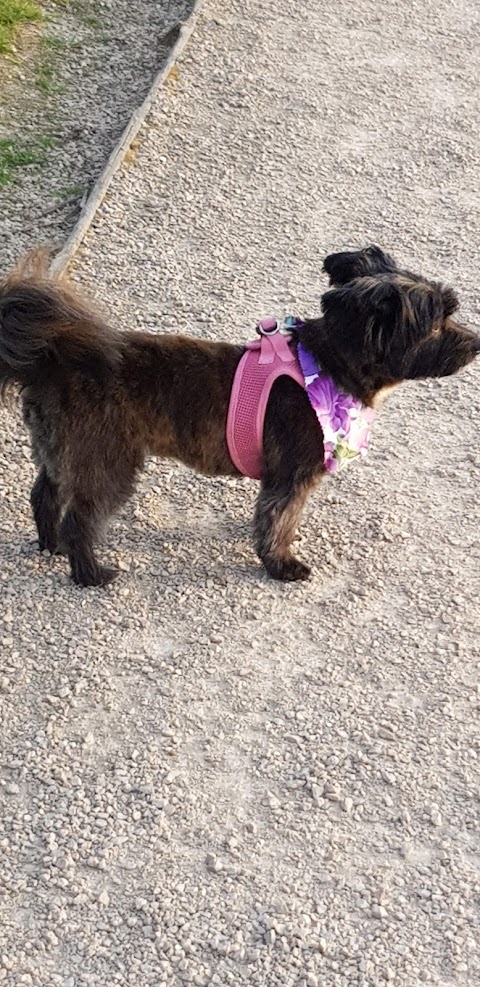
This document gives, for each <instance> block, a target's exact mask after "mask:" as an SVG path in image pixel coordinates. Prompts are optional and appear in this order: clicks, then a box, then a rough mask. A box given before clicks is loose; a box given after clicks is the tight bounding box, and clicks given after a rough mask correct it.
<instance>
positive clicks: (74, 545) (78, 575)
mask: <svg viewBox="0 0 480 987" xmlns="http://www.w3.org/2000/svg"><path fill="white" fill-rule="evenodd" d="M105 513H106V512H105ZM105 513H104V512H102V511H100V510H99V509H98V506H96V505H95V504H94V503H93V502H92V501H91V500H88V499H87V498H85V497H80V496H75V497H74V498H73V499H72V501H71V503H70V505H69V506H68V508H67V510H66V512H65V516H64V518H63V521H62V524H61V527H60V540H61V542H62V545H64V546H65V550H66V552H67V555H68V558H69V561H70V566H71V569H72V579H73V581H74V582H75V583H77V584H78V585H79V586H106V585H107V584H108V583H111V582H112V580H113V579H115V577H116V576H117V574H118V573H117V570H116V569H108V568H107V567H106V566H102V565H99V563H98V562H97V559H96V557H95V553H94V549H93V546H94V543H95V541H96V538H97V535H98V533H99V529H100V527H101V524H102V522H103V521H104V519H105Z"/></svg>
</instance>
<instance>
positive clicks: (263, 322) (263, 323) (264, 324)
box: [256, 315, 280, 336]
mask: <svg viewBox="0 0 480 987" xmlns="http://www.w3.org/2000/svg"><path fill="white" fill-rule="evenodd" d="M256 330H257V332H258V334H259V336H273V334H274V333H275V332H280V329H279V327H278V322H277V320H276V319H274V318H273V316H271V315H270V316H268V317H267V318H266V319H260V322H258V323H257V326H256Z"/></svg>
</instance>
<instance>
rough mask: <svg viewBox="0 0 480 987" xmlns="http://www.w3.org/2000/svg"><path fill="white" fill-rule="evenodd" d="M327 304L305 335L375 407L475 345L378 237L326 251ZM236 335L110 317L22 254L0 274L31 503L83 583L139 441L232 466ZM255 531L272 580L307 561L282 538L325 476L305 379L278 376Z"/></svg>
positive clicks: (4, 386) (211, 467)
mask: <svg viewBox="0 0 480 987" xmlns="http://www.w3.org/2000/svg"><path fill="white" fill-rule="evenodd" d="M324 271H325V272H326V274H327V275H328V277H329V279H330V289H329V290H328V291H326V292H325V294H324V295H323V296H322V301H321V307H322V315H321V316H320V317H318V318H313V319H307V320H306V321H305V322H304V323H302V324H300V327H299V328H298V331H297V332H296V334H295V338H294V339H293V340H292V342H291V346H292V348H293V349H294V350H295V348H297V347H298V346H299V345H300V344H302V346H303V347H304V349H305V350H306V351H308V352H309V353H310V354H311V355H312V356H313V357H314V358H315V360H316V361H317V362H318V364H319V365H320V366H321V367H322V368H323V370H324V371H326V372H327V373H328V374H329V375H330V376H331V378H332V379H333V381H334V382H335V385H336V386H337V387H338V388H340V389H341V391H342V392H344V393H346V394H348V395H352V396H353V397H354V398H355V399H356V400H357V401H361V402H362V404H363V405H364V406H365V407H366V408H373V407H374V406H375V402H376V401H377V399H378V397H379V395H381V394H382V393H383V392H385V391H386V390H388V389H389V388H391V387H394V386H396V385H397V384H399V383H401V382H402V381H404V380H416V379H420V378H428V377H445V376H448V375H450V374H454V373H456V372H457V371H458V370H460V369H461V368H462V367H465V366H466V365H467V364H468V363H470V361H472V360H473V359H474V358H475V356H476V355H477V354H478V353H479V351H480V337H479V336H478V335H477V334H476V333H475V332H473V331H472V330H470V329H469V328H466V327H464V326H462V325H461V324H459V323H458V322H457V321H456V320H455V319H454V318H453V316H454V313H455V312H456V310H457V308H458V301H457V298H456V295H455V294H454V292H453V291H452V289H451V288H448V287H444V286H442V285H441V284H439V283H437V282H434V281H430V280H428V279H426V278H424V277H421V276H419V275H416V274H412V273H411V272H408V271H406V270H402V269H401V268H399V267H398V266H397V264H396V263H395V261H394V260H393V258H392V257H390V256H389V255H388V254H386V253H384V252H383V251H382V250H381V249H380V248H379V247H369V248H367V249H364V250H358V251H352V252H347V253H335V254H330V255H329V256H328V257H326V259H325V261H324ZM244 352H245V348H244V347H243V346H242V345H231V344H229V343H226V342H211V341H209V340H202V339H196V338H190V337H187V336H183V335H173V334H172V335H156V334H154V333H148V332H141V331H128V330H126V331H119V330H117V329H116V328H114V327H113V326H111V325H109V324H108V323H107V322H106V321H104V320H103V318H101V317H100V315H99V314H98V313H97V312H96V311H95V309H94V308H93V306H92V305H91V304H90V303H89V302H88V301H85V300H83V299H81V298H80V297H79V295H78V294H77V293H76V291H74V290H73V289H72V288H71V287H69V286H67V285H66V284H65V283H64V282H63V281H61V280H55V279H53V278H51V277H50V276H49V275H48V265H47V262H46V260H45V257H44V256H43V255H40V256H35V258H33V259H32V258H31V257H29V258H27V260H25V261H24V262H23V263H22V264H20V265H19V266H18V267H17V269H16V270H15V271H14V272H13V273H12V274H10V275H9V276H7V277H6V278H5V279H4V280H3V282H1V284H0V388H1V392H2V396H6V395H7V393H8V392H9V391H10V390H11V389H12V388H13V389H17V390H19V391H20V392H21V396H22V405H23V416H24V420H25V423H26V425H27V428H28V430H29V432H30V435H31V441H32V452H33V458H34V461H35V463H36V465H37V467H38V475H37V478H36V481H35V483H34V486H33V489H32V491H31V505H32V510H33V516H34V519H35V522H36V526H37V530H38V541H39V548H40V550H41V551H44V550H48V551H49V552H51V553H55V552H57V551H59V550H63V551H65V552H66V554H67V555H68V559H69V562H70V566H71V575H72V578H73V580H74V582H75V583H77V584H79V585H80V586H104V585H106V584H108V583H110V582H111V580H112V579H113V578H114V577H115V576H116V574H117V573H116V570H115V569H111V568H107V567H105V566H103V565H101V564H100V563H99V562H98V560H97V558H96V555H95V549H94V546H95V543H96V541H97V538H98V536H99V533H100V531H101V529H102V527H103V524H104V522H106V520H107V519H108V518H109V517H110V515H112V514H113V513H114V512H115V511H117V510H118V509H119V508H121V507H122V505H124V504H125V503H126V501H128V499H129V498H130V497H131V495H132V493H133V490H134V487H135V482H136V479H137V477H138V476H139V473H140V471H141V469H142V466H143V464H144V460H145V457H146V456H147V455H155V456H160V457H169V458H173V459H177V460H180V461H181V462H183V463H185V464H186V465H187V466H189V467H191V468H192V469H195V470H197V471H198V472H200V473H203V474H205V475H207V476H239V475H240V474H239V471H238V469H237V468H236V466H235V465H234V463H233V461H232V458H231V456H230V454H229V449H228V446H227V442H226V418H227V413H228V408H229V400H230V394H231V391H232V384H233V381H234V377H235V374H236V370H237V368H238V365H239V362H240V360H241V358H242V355H243V354H244ZM262 457H263V470H262V477H261V486H260V491H259V495H258V500H257V505H256V510H255V519H254V533H255V544H256V549H257V552H258V555H259V557H260V559H261V560H262V562H263V563H264V566H265V568H266V570H267V571H268V573H269V574H270V575H271V576H273V577H274V578H275V579H280V580H286V581H289V580H300V579H306V578H308V576H309V575H310V569H309V568H308V567H307V566H306V565H305V564H304V563H303V562H301V561H300V560H298V559H296V558H295V556H294V555H293V553H292V549H291V546H292V542H293V539H294V536H295V533H296V529H297V526H298V524H299V520H300V517H301V512H302V509H303V506H304V504H305V501H306V499H307V497H308V495H309V494H310V493H311V491H312V490H313V488H314V487H315V486H316V484H317V483H318V481H319V480H320V479H321V478H322V477H323V476H324V475H325V473H326V469H325V459H324V448H323V436H322V431H321V429H320V427H319V422H318V420H317V417H316V415H315V413H314V410H313V408H312V405H311V403H310V401H309V398H308V396H307V393H306V390H305V389H303V388H302V387H300V386H299V384H298V383H297V382H295V381H294V380H292V379H290V378H289V377H287V376H281V377H279V378H278V380H276V382H275V383H274V384H273V386H272V389H271V392H270V396H269V399H268V404H267V407H266V412H265V419H264V429H263V449H262Z"/></svg>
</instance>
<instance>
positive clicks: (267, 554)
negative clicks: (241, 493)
mask: <svg viewBox="0 0 480 987" xmlns="http://www.w3.org/2000/svg"><path fill="white" fill-rule="evenodd" d="M313 483H314V481H313V480H312V478H311V477H310V478H308V479H306V478H305V479H302V480H300V481H299V480H298V479H297V480H296V481H294V479H293V478H292V479H290V480H289V481H286V482H284V483H283V484H282V485H281V486H276V485H275V484H273V483H272V484H271V485H270V484H269V482H268V479H267V480H264V481H263V482H262V489H261V491H260V494H259V497H258V500H257V506H256V510H255V521H254V532H255V542H256V548H257V552H258V554H259V556H260V558H261V560H262V562H263V564H264V566H265V568H266V570H267V572H268V573H269V574H270V575H271V576H273V578H274V579H282V580H284V581H287V582H293V581H294V580H297V579H308V577H309V576H310V569H309V568H308V566H306V565H304V563H303V562H300V561H299V560H298V559H296V558H295V556H294V555H293V553H292V551H291V544H292V542H293V539H294V537H295V532H296V529H297V526H298V524H299V521H300V517H301V513H302V510H303V507H304V505H305V501H306V500H307V497H308V495H309V493H310V491H311V489H312V486H313Z"/></svg>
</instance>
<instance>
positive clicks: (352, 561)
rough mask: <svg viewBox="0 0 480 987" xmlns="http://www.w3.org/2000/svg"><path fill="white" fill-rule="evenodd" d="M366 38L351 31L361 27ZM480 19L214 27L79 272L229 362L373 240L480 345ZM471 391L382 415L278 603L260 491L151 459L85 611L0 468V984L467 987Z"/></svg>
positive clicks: (261, 15)
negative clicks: (110, 566)
mask: <svg viewBox="0 0 480 987" xmlns="http://www.w3.org/2000/svg"><path fill="white" fill-rule="evenodd" d="M354 8H355V9H354ZM479 35H480V27H479V22H478V10H477V5H476V4H475V3H474V0H463V2H454V3H452V2H451V0H449V2H448V3H447V2H446V0H441V2H440V3H439V2H438V0H423V2H422V3H415V2H411V3H409V4H403V5H402V4H397V5H394V6H392V5H391V4H390V3H387V0H374V2H373V0H359V2H358V3H356V4H354V5H352V4H351V3H349V2H348V0H343V2H342V0H339V2H338V3H336V4H333V5H332V4H319V3H318V0H304V2H303V3H302V4H292V3H291V2H289V0H265V2H264V3H262V4H258V3H256V2H254V0H230V3H228V4H227V3H222V2H221V0H209V2H208V3H207V6H206V8H205V11H204V15H203V17H202V19H201V21H200V23H199V25H198V29H197V31H196V33H195V36H194V38H193V41H192V42H191V45H190V46H189V48H188V49H187V52H186V55H185V56H184V58H183V60H182V62H181V63H180V66H179V70H178V74H177V77H176V79H175V78H172V79H171V81H170V84H169V86H168V87H167V88H166V90H165V91H164V92H163V93H162V94H161V96H160V98H159V100H158V102H157V104H156V106H155V108H154V111H153V112H152V114H151V115H150V117H149V119H148V121H147V124H146V126H145V127H144V129H143V131H142V133H141V137H140V142H139V145H138V146H137V148H136V150H135V152H134V153H133V154H131V155H130V156H129V159H128V161H127V162H126V166H125V168H124V169H123V170H122V171H121V173H120V174H119V175H118V176H117V178H116V180H115V181H114V184H113V187H112V189H111V192H110V194H109V196H108V199H107V201H106V202H105V203H104V206H103V207H102V210H101V212H100V214H99V216H98V218H97V220H96V222H95V224H94V227H93V229H92V230H91V232H90V234H89V236H88V238H87V240H86V242H85V244H84V247H83V249H82V251H81V254H80V256H79V257H78V261H77V264H76V266H75V269H74V276H75V277H76V278H78V279H79V280H80V281H81V282H82V283H83V284H84V285H85V286H86V287H88V289H89V290H90V291H91V292H93V293H94V294H95V295H96V296H97V297H98V299H99V300H100V301H101V302H102V304H103V305H104V306H105V307H106V308H107V309H108V310H109V311H110V313H111V317H112V319H113V320H115V322H116V323H118V324H121V325H125V326H138V327H139V328H140V327H149V328H152V329H156V330H163V331H172V332H173V331H175V330H178V329H181V330H187V331H189V332H191V333H193V334H196V335H198V336H207V337H212V338H220V337H223V336H225V337H228V338H229V339H232V340H233V339H238V340H243V339H246V338H248V337H249V336H250V335H251V333H252V327H253V326H254V323H255V321H256V319H257V318H258V317H260V316H262V315H265V314H268V313H269V312H276V313H278V314H279V315H281V314H282V313H284V312H286V311H292V312H293V313H298V314H303V313H310V314H311V313H315V312H317V311H318V307H319V295H320V293H321V291H322V288H323V286H324V281H323V280H322V276H321V262H322V257H323V256H324V255H325V253H326V252H328V251H330V250H332V249H334V248H341V247H344V246H347V245H353V246H355V245H360V244H364V243H365V242H368V241H372V240H373V241H376V242H379V243H380V244H383V245H384V246H385V247H387V248H389V249H391V250H392V252H394V253H395V254H396V255H397V256H398V258H399V259H400V260H401V261H402V262H405V263H406V264H408V265H410V266H411V267H413V268H414V269H415V268H417V269H419V270H421V271H424V272H425V273H427V274H431V275H434V276H438V277H443V278H445V279H447V280H448V281H451V282H452V283H453V284H454V285H455V286H456V287H457V289H458V290H459V292H460V294H461V297H462V311H463V313H464V316H465V319H466V320H470V321H475V318H477V319H478V301H477V298H478V284H477V282H478V263H477V255H476V251H475V249H474V232H475V231H476V230H477V229H478V227H479V223H480V215H479V199H478V194H477V190H478V187H479V185H480V168H479V163H478V155H477V139H478V135H477V129H478V127H477V123H478V120H477V115H476V114H477V108H478V103H477V99H478V92H477V90H478V84H477V83H478V74H477V72H478V64H477V58H478V44H479V40H480V39H479ZM479 414H480V380H479V376H478V368H477V369H475V368H472V369H470V370H468V371H467V372H466V373H464V374H463V375H462V376H461V377H459V378H458V379H455V380H451V381H448V382H445V383H441V384H439V383H435V384H428V385H416V386H408V387H405V388H404V389H403V390H402V391H401V392H399V393H397V394H396V395H394V396H393V397H392V398H391V399H390V401H389V403H388V404H387V405H386V407H385V409H384V411H383V413H382V414H381V417H380V418H379V420H378V423H377V425H376V428H375V435H374V441H373V446H372V450H371V456H370V458H369V459H368V460H367V463H366V465H365V466H358V467H355V466H352V467H351V468H350V469H349V470H347V471H346V472H345V474H344V475H342V476H341V477H340V478H338V479H335V480H332V481H329V482H328V483H326V484H325V486H324V488H323V489H322V490H321V491H320V492H319V493H318V494H317V496H316V497H314V498H313V500H312V502H311V504H310V506H309V508H308V511H307V514H306V517H305V523H304V525H303V527H302V531H301V540H300V542H299V546H298V547H299V553H301V555H302V556H303V557H304V558H305V559H306V560H308V561H310V562H312V563H313V564H314V566H315V576H314V579H313V581H312V583H311V584H309V585H307V586H305V585H302V586H288V587H283V586H279V585H276V584H274V583H273V582H271V581H269V580H268V579H267V578H266V577H265V576H264V575H263V574H262V572H261V570H260V568H259V566H258V564H257V560H256V558H255V556H254V554H253V552H252V549H251V544H250V519H251V515H252V508H253V504H254V499H255V484H254V483H252V482H249V481H243V482H231V481H222V480H216V481H214V480H211V481H209V480H204V479H199V478H196V477H195V476H192V475H191V474H189V473H187V471H185V470H184V469H182V468H180V467H178V466H176V465H172V464H159V463H150V464H149V467H148V469H147V471H146V474H145V476H144V479H143V481H142V483H141V485H140V487H139V489H138V493H137V496H136V499H135V501H134V502H133V503H132V504H131V505H130V506H129V508H128V509H127V510H126V511H125V512H124V513H123V514H122V516H121V517H120V518H119V519H118V520H117V522H116V523H115V524H114V525H113V526H112V528H111V529H110V532H109V536H108V540H107V543H106V545H105V546H104V548H103V550H102V555H103V558H104V559H105V560H107V559H109V558H110V559H112V560H115V561H116V562H117V564H118V563H120V565H121V568H122V569H123V570H124V571H123V573H122V576H121V578H120V580H119V582H117V583H116V584H114V585H113V586H112V587H111V588H110V589H108V590H107V591H104V592H99V591H81V590H78V589H76V588H74V587H73V586H72V585H71V584H70V583H69V582H68V580H67V576H66V567H65V563H64V561H62V560H61V559H60V560H55V561H51V560H49V559H44V558H39V557H38V556H37V554H36V551H35V546H34V544H33V529H32V522H31V520H30V515H29V510H28V500H27V498H28V488H29V483H30V482H31V480H32V478H33V475H34V473H33V467H32V465H31V463H30V454H29V449H28V446H27V442H26V438H25V435H24V432H23V430H22V428H21V426H20V424H19V421H18V419H17V418H16V417H14V416H13V415H12V416H8V415H5V418H4V429H3V432H2V439H1V446H0V461H1V496H2V532H1V544H0V554H1V569H0V579H1V581H2V607H1V612H0V621H1V624H0V628H1V629H0V643H1V645H2V653H3V658H2V661H3V671H2V674H1V677H0V689H1V710H2V716H3V726H2V734H1V736H2V748H3V755H2V763H1V774H0V778H1V784H2V801H3V807H2V811H1V816H0V828H1V836H0V851H1V866H0V917H1V925H0V930H1V931H0V942H1V948H0V981H3V983H5V984H6V985H7V987H17V985H20V984H22V985H23V984H30V985H34V987H47V985H48V987H87V985H88V987H89V985H102V987H106V985H108V987H113V985H122V987H123V985H132V987H147V985H152V987H161V985H165V987H167V985H168V987H181V985H183V984H193V985H197V987H202V985H209V984H212V985H216V987H228V985H232V987H240V985H248V987H276V985H278V987H315V985H318V987H376V985H378V987H381V985H384V984H393V985H399V987H417V985H419V984H432V985H436V987H463V985H467V984H468V985H469V987H474V985H478V984H480V950H479V946H478V927H479V926H478V922H479V914H478V909H479V891H480V847H479V839H478V824H479V797H478V792H479V780H480V779H479V757H480V746H479V729H478V713H479V708H480V696H479V691H478V682H479V664H480V654H479V650H478V628H479V618H480V609H479V602H478V600H479V588H480V586H479V583H480V577H479V530H480V512H479V506H478V505H479V498H478V475H479V474H478V470H479V465H480V454H479V452H478V417H479Z"/></svg>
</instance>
